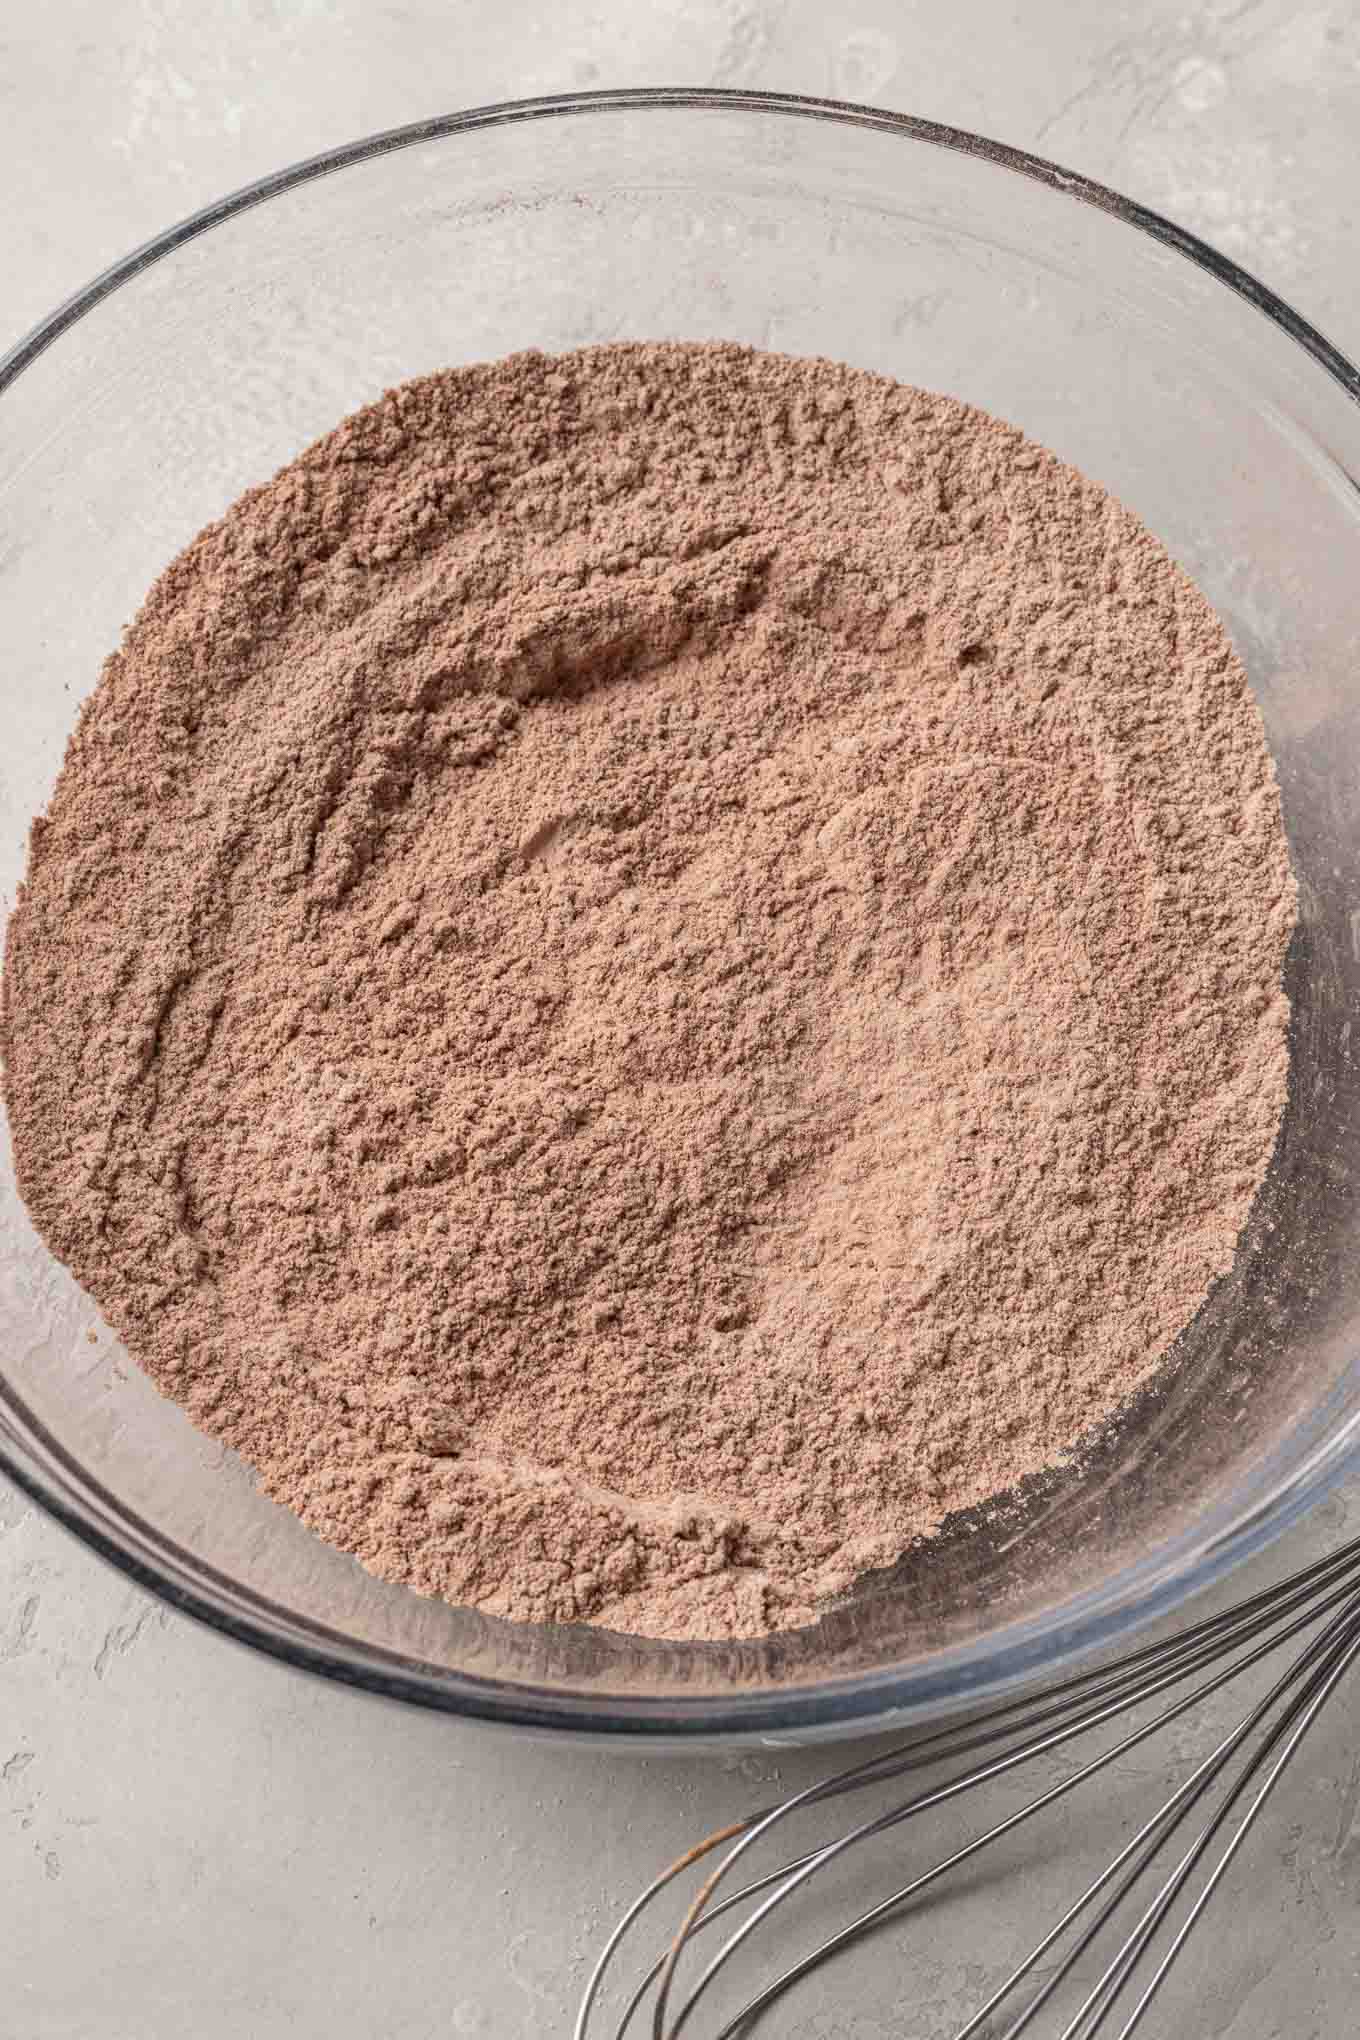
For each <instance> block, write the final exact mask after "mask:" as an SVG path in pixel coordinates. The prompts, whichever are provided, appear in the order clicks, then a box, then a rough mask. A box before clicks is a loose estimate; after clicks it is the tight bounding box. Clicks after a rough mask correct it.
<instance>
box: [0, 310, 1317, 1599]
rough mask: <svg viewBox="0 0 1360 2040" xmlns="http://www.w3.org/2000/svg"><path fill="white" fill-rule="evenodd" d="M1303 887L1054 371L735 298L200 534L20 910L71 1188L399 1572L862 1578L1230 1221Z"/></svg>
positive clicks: (96, 714)
mask: <svg viewBox="0 0 1360 2040" xmlns="http://www.w3.org/2000/svg"><path fill="white" fill-rule="evenodd" d="M1293 918H1294V885H1293V880H1292V877H1291V874H1290V868H1289V861H1288V856H1287V851H1286V847H1285V841H1284V836H1283V833H1282V828H1281V820H1280V809H1279V799H1278V794H1277V789H1276V783H1275V777H1274V773H1273V770H1272V767H1271V764H1270V760H1269V757H1268V754H1267V751H1266V747H1265V742H1264V738H1263V734H1262V728H1261V723H1260V720H1259V717H1258V713H1257V710H1256V708H1255V706H1254V704H1253V702H1252V699H1251V697H1250V694H1249V692H1248V689H1247V684H1246V681H1245V678H1244V675H1243V672H1242V669H1241V666H1240V665H1239V663H1238V661H1237V659H1236V658H1235V656H1234V654H1233V652H1232V650H1231V648H1230V645H1229V642H1228V640H1227V637H1226V635H1225V633H1224V631H1223V628H1222V626H1221V625H1220V624H1219V622H1218V621H1217V619H1216V618H1215V616H1214V614H1213V613H1212V611H1211V610H1210V609H1209V607H1208V605H1207V604H1206V602H1205V601H1204V599H1203V598H1202V597H1201V596H1200V595H1199V594H1198V593H1197V591H1196V590H1195V588H1194V587H1193V586H1192V585H1191V584H1190V583H1189V582H1188V581H1187V580H1186V578H1185V577H1184V575H1183V574H1181V573H1180V572H1179V571H1178V569H1177V568H1176V567H1175V566H1174V565H1173V564H1172V562H1171V560H1170V559H1169V558H1168V557H1167V555H1166V553H1165V552H1164V551H1163V550H1162V548H1161V547H1160V546H1159V545H1158V543H1157V542H1156V541H1155V540H1154V539H1153V538H1152V537H1151V536H1150V535H1149V533H1148V532H1147V531H1146V530H1145V529H1144V528H1143V527H1142V526H1141V525H1140V524H1139V523H1138V522H1137V521H1136V520H1135V519H1134V518H1133V517H1132V516H1130V515H1129V513H1128V512H1127V511H1125V510H1124V509H1122V508H1121V507H1120V505H1119V504H1118V503H1116V502H1115V501H1113V500H1112V499H1111V497H1110V496H1109V495H1107V494H1106V493H1105V492H1104V491H1103V490H1102V489H1100V488H1099V487H1097V486H1096V485H1095V484H1094V483H1092V482H1091V481H1089V480H1087V479H1085V478H1084V477H1083V476H1081V475H1080V474H1078V473H1076V472H1074V470H1073V469H1071V468H1070V467H1066V466H1064V465H1062V463H1060V462H1059V461H1058V460H1056V459H1055V458H1053V456H1052V455H1050V454H1048V453H1046V452H1045V451H1044V450H1043V449H1042V448H1041V447H1039V446H1037V445H1035V444H1034V443H1032V442H1031V441H1030V440H1028V439H1026V438H1025V437H1024V436H1023V435H1022V434H1021V433H1019V432H1017V431H1015V430H1014V429H1013V428H1011V427H1010V426H1008V425H1005V424H1003V423H1001V422H999V421H998V420H997V419H995V418H992V417H989V416H987V415H985V414H984V413H982V412H979V411H977V410H974V409H971V408H969V407H968V406H966V405H964V404H961V403H958V402H955V401H953V400H952V399H949V398H946V397H940V396H934V395H929V394H926V393H925V392H923V391H920V390H916V389H910V388H905V387H902V386H900V385H898V384H895V383H892V382H889V381H885V380H882V379H880V378H877V377H874V376H871V375H867V374H862V373H859V372H856V371H853V370H851V369H848V368H845V367H841V366H838V365H835V364H833V363H829V362H825V361H796V360H791V359H787V358H784V357H781V356H776V355H769V354H760V353H753V352H749V351H746V350H744V349H739V348H735V347H726V346H689V345H648V346H633V345H630V346H613V347H597V348H588V349H585V350H583V351H582V352H580V353H576V354H572V355H568V356H564V357H559V358H551V357H546V356H543V355H539V354H521V355H517V356H515V357H513V358H512V359H509V360H506V361H502V362H498V363H494V364H492V365H490V366H484V367H477V368H467V369H457V370H452V371H449V372H447V373H443V374H439V375H433V376H430V377H427V378H424V379H422V380H420V381H417V382H412V383H409V384H406V385H405V386H403V387H402V388H399V389H396V390H393V391H391V392H389V394H388V395H387V396H385V397H384V398H383V399H382V400H381V401H380V402H378V403H376V404H373V405H372V406H371V407H370V408H368V409H367V410H365V411H361V412H360V413H358V414H357V415H356V416H354V417H351V418H349V419H347V420H346V421H345V422H344V423H343V424H342V425H340V426H339V427H338V429H337V430H336V431H334V432H333V433H331V434H330V435H329V436H328V437H327V438H325V439H323V440H321V441H320V442H319V443H318V444H317V445H315V446H313V447H311V448H310V449H309V450H308V451H307V452H306V453H304V454H303V455H302V456H301V457H300V458H299V459H298V460H296V461H294V462H293V463H292V464H291V465H290V466H289V467H287V468H285V469H284V470H283V471H282V473H280V474H279V475H277V476H276V477H275V479H274V480H273V481H271V482H269V483H267V484H266V485H265V486H264V487H263V488H259V489H255V490H253V491H251V492H250V493H249V494H248V495H246V496H244V497H243V498H242V499H241V500H240V502H239V503H237V504H236V505H235V506H234V507H233V508H232V509H231V510H230V511H229V512H228V513H227V515H226V516H225V517H224V518H223V519H222V520H221V521H220V523H218V524H215V525H213V526H211V527H210V528H209V529H208V530H207V531H205V532H204V533H203V534H202V535H201V536H200V537H199V538H198V539H196V540H195V542H194V543H193V544H192V545H191V546H190V547H189V548H188V550H187V551H186V552H185V553H183V554H182V555H181V556H180V558H178V559H177V560H175V561H174V562H173V563H172V565H171V566H170V567H169V568H167V570H166V571H165V573H164V574H163V575H162V576H161V578H160V580H159V581H158V582H157V583H156V585H155V587H154V588H153V589H152V591H151V593H150V595H149V596H148V598H147V601H146V603H145V605H144V607H143V609H142V610H141V612H140V614H139V615H138V617H137V619H136V621H135V622H134V623H133V624H132V626H131V628H130V629H129V630H128V632H127V633H126V636H125V639H124V642H123V645H122V648H121V650H119V651H118V652H116V653H115V654H114V655H113V657H112V658H110V660H109V661H108V663H107V665H106V667H105V670H104V673H103V677H102V679H101V681H100V683H99V686H98V688H97V689H96V691H95V693H94V695H93V696H92V698H91V699H90V701H89V702H88V703H87V705H86V707H85V710H84V713H83V715H82V717H81V719H80V724H79V727H78V729H77V731H76V733H75V735H74V737H73V738H72V741H71V744H70V748H69V752H68V755H67V758H66V763H65V766H64V768H63V771H62V774H61V778H60V780H59V782H58V785H57V789H56V792H55V795H54V797H53V799H52V803H51V806H50V808H49V809H48V811H47V813H46V815H45V816H44V817H42V818H41V819H39V820H38V821H36V822H35V823H34V825H33V833H32V849H31V858H30V864H29V871H28V877H27V881H26V883H25V886H24V888H23V891H22V894H21V896H20V898H19V901H18V904H17V906H16V907H15V910H14V914H13V918H12V920H11V923H10V931H9V942H8V957H7V968H6V976H5V1004H4V1023H3V1048H4V1057H5V1082H6V1094H7V1098H8V1104H9V1110H10V1115H11V1121H12V1126H13V1132H14V1138H15V1144H16V1150H17V1160H18V1168H19V1174H20V1181H21V1185H22V1189H23V1192H24V1195H25V1197H26V1199H27V1201H28V1204H29V1206H30V1208H31V1210H32V1212H33V1214H34V1216H35V1218H36V1220H37V1223H38V1224H39V1226H40V1227H41V1229H42V1231H43V1233H44V1235H45V1237H46V1239H47V1240H48V1242H49V1243H50V1245H51V1247H52V1248H53V1250H54V1251H55V1252H56V1253H57V1254H58V1255H60V1257H61V1258H62V1259H63V1260H64V1261H65V1262H66V1263H67V1264H68V1265H69V1266H70V1267H71V1268H72V1269H73V1270H74V1271H75V1273H76V1275H77V1276H78V1277H79V1279H80V1280H81V1281H82V1282H83V1283H84V1284H85V1286H86V1287H87V1288H88V1289H89V1291H90V1292H91V1293H92V1294H93V1296H94V1297H95V1298H96V1299H97V1300H98V1302H99V1304H100V1306H101V1307H102V1309H103V1311H104V1313H105V1314H106V1316H107V1318H108V1319H109V1321H110V1322H111V1323H112V1324H113V1325H114V1326H115V1327H116V1329H117V1330H118V1331H119V1332H120V1333H121V1334H122V1336H123V1337H124V1338H125V1339H126V1340H127V1342H128V1344H129V1346H130V1348H131V1350H132V1352H133V1353H134V1355H135V1356H136V1357H137V1358H138V1359H139V1360H140V1362H141V1363H142V1365H143V1366H144V1367H146V1368H147V1369H148V1370H149V1372H150V1373H151V1374H152V1376H153V1377H154V1378H155V1380H156V1381H157V1382H158V1383H159V1384H160V1386H161V1387H162V1388H163V1389H164V1390H165V1392H166V1393H167V1394H168V1395H171V1396H173V1397H175V1398H176V1399H177V1400H178V1401H180V1402H182V1403H183V1404H184V1405H185V1406H186V1408H187V1409H188V1411H189V1412H190V1414H191V1416H192V1417H193V1419H194V1421H195V1422H196V1423H197V1424H199V1425H200V1426H202V1428H203V1429H204V1430H206V1431H209V1432H211V1433H212V1434H214V1435H215V1436H217V1437H219V1438H222V1439H225V1440H226V1441H228V1442H229V1443H230V1444H231V1445H233V1446H235V1447H236V1448H238V1449H239V1451H240V1452H242V1453H243V1454H244V1455H245V1457H246V1458H247V1459H248V1460H249V1461H250V1462H251V1464H252V1465H253V1466H254V1467H255V1468H256V1469H257V1470H258V1474H259V1478H260V1481H261V1483H262V1485H263V1487H264V1488H265V1490H266V1491H267V1492H268V1493H269V1494H270V1495H272V1496H274V1497H275V1498H277V1499H278V1500H279V1501H280V1502H283V1503H286V1504H287V1505H288V1506H289V1507H290V1508H292V1509H294V1510H296V1511H297V1512H298V1514H299V1515H300V1516H301V1517H302V1518H303V1519H304V1521H305V1522H307V1523H309V1524H310V1525H311V1526H312V1527H313V1529H315V1530H316V1531H318V1532H319V1533H320V1534H321V1535H322V1536H323V1537H325V1538H328V1539H330V1540H332V1541H333V1542H334V1543H336V1544H338V1545H340V1546H342V1547H343V1548H344V1549H345V1550H347V1551H350V1552H353V1553H355V1554H357V1555H358V1556H359V1558H361V1559H362V1560H363V1562H364V1563H365V1565H367V1566H369V1567H371V1568H372V1569H373V1570H374V1571H375V1572H377V1573H379V1574H381V1575H383V1576H385V1577H387V1578H389V1579H392V1580H396V1581H404V1582H406V1583H408V1584H409V1585H411V1586H414V1587H417V1588H419V1589H421V1590H422V1591H424V1592H427V1593H433V1594H441V1595H445V1596H447V1597H448V1598H450V1599H451V1600H454V1601H462V1602H471V1603H475V1604H477V1605H478V1606H480V1607H482V1608H484V1609H487V1610H490V1611H493V1612H495V1613H499V1614H502V1615H507V1616H511V1617H515V1618H519V1619H523V1620H531V1621H541V1620H573V1619H580V1620H585V1621H592V1622H598V1623H603V1624H606V1625H608V1626H610V1627H613V1628H616V1629H623V1630H630V1631H634V1632H637V1633H640V1634H648V1635H661V1636H674V1637H685V1636H693V1637H704V1636H721V1635H746V1634H756V1633H760V1632H763V1631H765V1630H767V1629H770V1628H778V1627H781V1626H786V1625H790V1624H795V1623H800V1622H805V1621H807V1620H810V1619H812V1618H814V1617H815V1615H816V1613H817V1612H818V1610H819V1608H820V1607H821V1606H822V1605H823V1603H824V1602H825V1600H826V1597H828V1596H830V1595H834V1594H836V1593H837V1592H839V1591H840V1590H842V1589H844V1588H846V1587H847V1586H849V1585H850V1583H851V1582H852V1581H853V1580H854V1579H855V1577H856V1575H858V1574H860V1573H861V1572H862V1571H864V1570H865V1569H866V1568H871V1567H877V1566H880V1565H883V1564H885V1563H887V1562H889V1561H891V1560H892V1559H893V1558H894V1557H895V1556H896V1555H897V1554H899V1553H900V1552H901V1551H902V1550H903V1549H904V1548H905V1547H906V1546H908V1545H909V1544H910V1543H911V1542H912V1541H913V1540H914V1539H916V1538H918V1537H920V1536H922V1535H923V1534H927V1533H929V1532H931V1531H933V1530H935V1529H936V1528H938V1526H939V1525H940V1524H941V1523H942V1522H943V1520H944V1519H945V1517H946V1516H948V1515H949V1514H950V1513H951V1512H952V1511H956V1510H960V1509H963V1508H966V1507H967V1506H969V1505H970V1504H974V1503H977V1502H979V1501H980V1500H982V1499H984V1498H986V1497H988V1496H990V1495H993V1494H995V1493H996V1492H997V1491H998V1490H1001V1489H1004V1488H1006V1487H1008V1486H1010V1485H1011V1484H1013V1483H1015V1482H1016V1481H1017V1480H1018V1479H1019V1478H1020V1477H1021V1476H1023V1475H1025V1474H1028V1473H1030V1472H1033V1471H1034V1470H1036V1469H1039V1468H1042V1467H1043V1466H1045V1465H1046V1464H1049V1463H1051V1462H1053V1461H1054V1460H1056V1459H1058V1458H1060V1457H1061V1456H1062V1455H1064V1454H1067V1453H1068V1452H1069V1451H1070V1450H1071V1449H1072V1448H1073V1446H1074V1445H1075V1444H1076V1443H1077V1441H1078V1440H1080V1438H1081V1437H1082V1435H1083V1434H1084V1433H1087V1432H1088V1431H1089V1430H1090V1429H1091V1427H1092V1426H1093V1425H1094V1424H1095V1423H1096V1422H1097V1421H1098V1420H1099V1419H1101V1418H1102V1417H1104V1416H1106V1415H1107V1414H1108V1413H1109V1412H1111V1411H1112V1410H1114V1409H1115V1408H1116V1407H1117V1406H1118V1405H1119V1404H1120V1402H1121V1401H1122V1400H1123V1399H1124V1398H1126V1397H1127V1396H1128V1394H1129V1393H1130V1391H1131V1390H1132V1389H1134V1388H1135V1387H1136V1386H1137V1385H1138V1384H1139V1383H1140V1382H1142V1381H1143V1380H1144V1379H1145V1378H1146V1377H1147V1376H1148V1375H1149V1374H1150V1373H1151V1371H1152V1370H1153V1369H1154V1367H1155V1366H1156V1364H1157V1362H1158V1360H1159V1359H1160V1358H1161V1356H1163V1355H1164V1354H1165V1352H1166V1350H1167V1348H1168V1346H1169V1344H1170V1343H1171V1342H1172V1341H1173V1340H1174V1338H1175V1337H1176V1335H1177V1333H1178V1332H1180V1330H1181V1329H1182V1328H1183V1327H1184V1326H1185V1324H1186V1323H1187V1321H1188V1320H1189V1319H1190V1318H1191V1316H1192V1315H1193V1314H1194V1312H1195V1310H1196V1309H1197V1307H1198V1305H1199V1304H1200V1302H1201V1301H1202V1299H1203V1298H1204V1296H1205V1294H1206V1291H1207V1290H1208V1289H1209V1287H1210V1286H1211V1284H1212V1283H1213V1282H1214V1280H1215V1278H1216V1277H1218V1276H1220V1275H1222V1274H1223V1273H1224V1272H1225V1271H1226V1270H1227V1268H1228V1267H1229V1265H1230V1264H1231V1261H1232V1258H1233V1253H1234V1247H1235V1243H1236V1240H1237V1237H1238V1234H1239V1232H1240V1229H1241V1227H1242V1224H1243V1221H1244V1220H1245V1218H1246V1215H1247V1211H1248V1207H1249V1206H1250V1204H1251V1201H1252V1198H1253V1195H1254V1193H1255V1191H1256V1189H1257V1188H1258V1186H1259V1184H1260V1182H1261V1179H1262V1175H1263V1172H1264V1170H1265V1167H1266V1164H1267V1162H1268V1159H1269V1156H1270V1154H1271V1151H1272V1147H1273V1144H1274V1141H1275V1136H1276V1131H1277V1127H1278V1124H1279V1120H1280V1115H1281V1111H1282V1107H1283V1101H1284V1096H1285V1079H1286V1034H1285V1030H1286V1021H1287V1017H1288V1008H1287V1004H1286V1000H1285V997H1284V994H1283V991H1282V988H1281V965H1282V960H1283V957H1284V952H1285V948H1286V944H1287V941H1288V938H1289V934H1290V931H1291V928H1292V925H1293Z"/></svg>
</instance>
